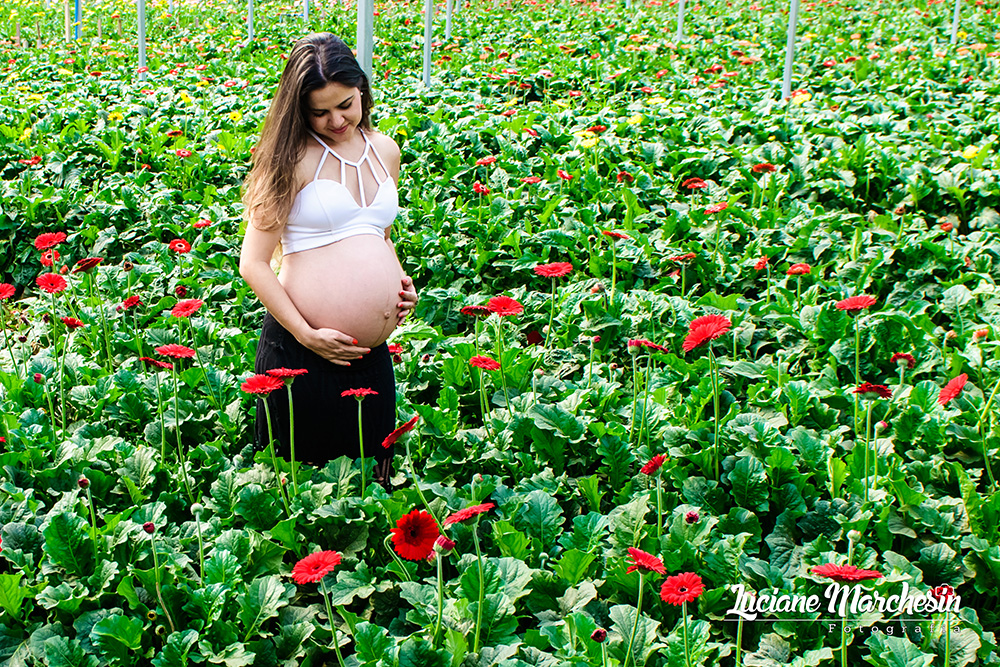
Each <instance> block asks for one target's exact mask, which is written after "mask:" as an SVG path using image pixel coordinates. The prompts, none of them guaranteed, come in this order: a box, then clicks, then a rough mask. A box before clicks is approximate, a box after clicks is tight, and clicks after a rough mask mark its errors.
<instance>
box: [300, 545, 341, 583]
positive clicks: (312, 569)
mask: <svg viewBox="0 0 1000 667" xmlns="http://www.w3.org/2000/svg"><path fill="white" fill-rule="evenodd" d="M338 565H340V554H338V553H337V552H336V551H317V552H316V553H313V554H309V555H308V556H306V557H305V558H303V559H302V560H300V561H299V562H298V563H296V564H295V566H294V567H293V568H292V578H293V579H295V583H297V584H314V583H316V582H317V581H320V580H322V579H323V577H325V576H326V575H328V574H329V573H330V572H332V571H333V568H335V567H337V566H338Z"/></svg>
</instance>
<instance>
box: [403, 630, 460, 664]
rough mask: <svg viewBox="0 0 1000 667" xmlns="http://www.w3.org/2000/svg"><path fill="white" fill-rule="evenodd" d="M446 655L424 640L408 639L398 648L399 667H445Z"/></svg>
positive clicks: (446, 662) (447, 661)
mask: <svg viewBox="0 0 1000 667" xmlns="http://www.w3.org/2000/svg"><path fill="white" fill-rule="evenodd" d="M448 663H449V660H448V655H447V653H446V652H445V651H443V650H435V649H434V647H433V646H432V645H431V643H430V642H429V641H427V640H425V639H418V638H416V637H410V638H409V639H407V640H406V641H405V642H403V645H402V646H400V647H399V660H398V662H397V663H396V664H398V665H399V667H447V666H448Z"/></svg>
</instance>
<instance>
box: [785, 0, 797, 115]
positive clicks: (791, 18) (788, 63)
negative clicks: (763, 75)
mask: <svg viewBox="0 0 1000 667" xmlns="http://www.w3.org/2000/svg"><path fill="white" fill-rule="evenodd" d="M791 3H792V5H791V9H790V10H789V11H788V44H787V46H786V47H785V76H784V79H783V80H782V83H781V99H783V100H785V99H788V98H789V97H791V95H792V64H793V62H794V61H795V31H796V29H797V28H798V25H799V0H791Z"/></svg>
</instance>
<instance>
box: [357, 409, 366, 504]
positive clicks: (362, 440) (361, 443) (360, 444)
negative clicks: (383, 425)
mask: <svg viewBox="0 0 1000 667" xmlns="http://www.w3.org/2000/svg"><path fill="white" fill-rule="evenodd" d="M358 448H359V450H360V452H361V497H362V498H364V497H365V490H366V485H365V438H364V432H363V430H362V428H361V401H360V400H358Z"/></svg>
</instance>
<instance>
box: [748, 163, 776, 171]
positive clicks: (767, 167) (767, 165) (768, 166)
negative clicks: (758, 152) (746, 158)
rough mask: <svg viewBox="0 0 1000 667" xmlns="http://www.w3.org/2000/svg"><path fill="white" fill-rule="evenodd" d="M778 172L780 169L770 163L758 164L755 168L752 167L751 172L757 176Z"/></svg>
mask: <svg viewBox="0 0 1000 667" xmlns="http://www.w3.org/2000/svg"><path fill="white" fill-rule="evenodd" d="M777 170H778V168H777V167H775V166H774V165H773V164H771V163H770V162H758V163H757V164H755V165H754V166H752V167H750V171H752V172H753V173H755V174H770V173H773V172H775V171H777Z"/></svg>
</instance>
